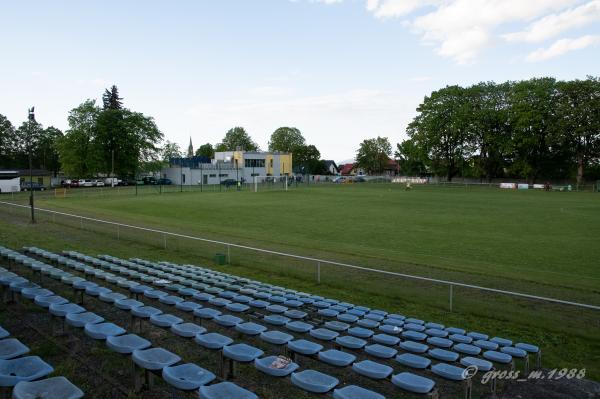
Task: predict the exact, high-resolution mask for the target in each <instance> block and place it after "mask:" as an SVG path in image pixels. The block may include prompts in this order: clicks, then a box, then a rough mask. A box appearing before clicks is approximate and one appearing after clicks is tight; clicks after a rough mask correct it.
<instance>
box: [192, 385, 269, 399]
mask: <svg viewBox="0 0 600 399" xmlns="http://www.w3.org/2000/svg"><path fill="white" fill-rule="evenodd" d="M199 393H200V399H258V396H256V395H255V394H253V393H252V392H250V391H248V390H247V389H244V388H242V387H240V386H238V385H236V384H234V383H233V382H228V381H225V382H220V383H218V384H214V385H203V386H201V387H200V391H199Z"/></svg>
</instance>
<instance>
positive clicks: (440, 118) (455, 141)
mask: <svg viewBox="0 0 600 399" xmlns="http://www.w3.org/2000/svg"><path fill="white" fill-rule="evenodd" d="M417 111H418V112H419V114H418V115H417V116H416V117H415V118H414V119H413V121H412V122H411V123H410V124H409V125H408V129H407V133H408V136H409V137H410V138H411V139H415V140H416V142H419V143H421V145H422V146H423V149H424V150H425V151H426V153H427V156H428V158H430V159H431V166H432V169H433V171H434V172H436V173H438V174H445V175H446V178H447V179H448V181H451V180H452V178H453V177H454V176H455V175H456V174H457V173H458V171H459V169H460V166H461V165H462V164H463V163H464V162H465V159H466V158H468V157H469V155H470V154H471V153H472V151H473V142H472V141H470V140H469V139H470V137H469V132H470V124H471V119H470V115H471V106H470V104H469V102H468V100H467V96H466V92H465V89H463V88H462V87H459V86H447V87H445V88H443V89H441V90H437V91H434V92H433V93H431V96H429V97H425V99H424V100H423V102H422V103H421V104H420V105H419V107H418V108H417Z"/></svg>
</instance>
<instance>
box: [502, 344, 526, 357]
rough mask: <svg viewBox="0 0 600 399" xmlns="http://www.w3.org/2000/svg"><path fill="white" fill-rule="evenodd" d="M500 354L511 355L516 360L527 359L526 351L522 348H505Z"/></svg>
mask: <svg viewBox="0 0 600 399" xmlns="http://www.w3.org/2000/svg"><path fill="white" fill-rule="evenodd" d="M500 352H502V353H506V354H508V355H511V356H512V357H516V358H525V357H527V351H526V350H523V349H520V348H515V347H514V346H503V347H502V348H500Z"/></svg>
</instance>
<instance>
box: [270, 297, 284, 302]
mask: <svg viewBox="0 0 600 399" xmlns="http://www.w3.org/2000/svg"><path fill="white" fill-rule="evenodd" d="M269 301H271V302H275V303H284V302H285V301H286V298H285V297H283V296H280V295H273V296H272V297H270V298H269Z"/></svg>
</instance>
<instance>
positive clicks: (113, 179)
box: [104, 177, 121, 186]
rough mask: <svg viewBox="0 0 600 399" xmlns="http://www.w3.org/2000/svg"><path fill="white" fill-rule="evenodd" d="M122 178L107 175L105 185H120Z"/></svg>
mask: <svg viewBox="0 0 600 399" xmlns="http://www.w3.org/2000/svg"><path fill="white" fill-rule="evenodd" d="M120 183H121V179H117V178H116V177H107V178H106V179H104V185H105V186H113V185H115V186H120V185H121V184H120Z"/></svg>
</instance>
